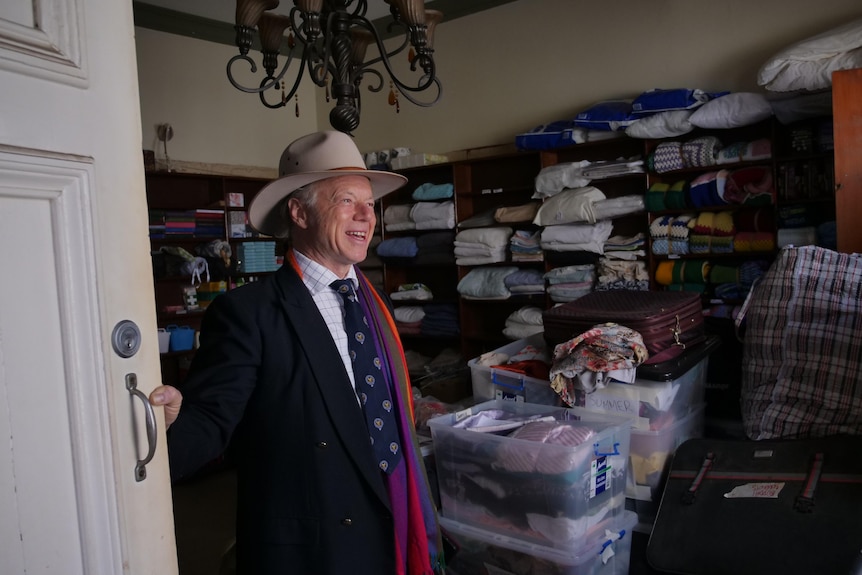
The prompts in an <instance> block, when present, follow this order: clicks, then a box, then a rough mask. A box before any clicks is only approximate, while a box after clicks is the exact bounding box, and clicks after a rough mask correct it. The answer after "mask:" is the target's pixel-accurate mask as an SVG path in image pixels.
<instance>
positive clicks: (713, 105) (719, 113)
mask: <svg viewBox="0 0 862 575" xmlns="http://www.w3.org/2000/svg"><path fill="white" fill-rule="evenodd" d="M770 116H772V106H770V105H769V102H768V101H767V99H766V96H764V95H763V94H757V93H754V92H736V93H733V94H728V95H727V96H722V97H721V98H716V99H715V100H712V101H710V102H707V103H706V104H704V105H703V106H701V107H700V108H698V109H697V110H695V111H694V112H693V113H692V115H691V118H689V121H690V122H691V124H692V125H693V126H696V127H698V128H738V127H740V126H748V125H749V124H756V123H757V122H760V121H761V120H765V119H766V118H769V117H770Z"/></svg>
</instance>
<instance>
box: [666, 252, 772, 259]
mask: <svg viewBox="0 0 862 575" xmlns="http://www.w3.org/2000/svg"><path fill="white" fill-rule="evenodd" d="M775 254H776V252H775V251H768V252H732V253H729V254H723V253H708V254H667V255H665V254H653V257H654V258H655V259H658V260H660V261H665V260H703V259H713V258H719V259H731V258H737V259H739V258H742V259H751V258H758V257H759V258H766V257H769V258H771V257H775Z"/></svg>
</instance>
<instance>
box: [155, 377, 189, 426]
mask: <svg viewBox="0 0 862 575" xmlns="http://www.w3.org/2000/svg"><path fill="white" fill-rule="evenodd" d="M150 403H151V404H153V405H155V406H159V405H164V406H165V428H166V429H167V428H168V427H170V426H171V424H172V423H173V422H174V421H176V420H177V416H178V415H179V413H180V405H182V403H183V394H181V393H180V390H178V389H177V388H176V387H174V386H172V385H160V386H159V387H157V388H155V389H154V390H153V392H152V393H151V394H150Z"/></svg>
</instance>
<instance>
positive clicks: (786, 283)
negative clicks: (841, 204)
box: [741, 246, 862, 440]
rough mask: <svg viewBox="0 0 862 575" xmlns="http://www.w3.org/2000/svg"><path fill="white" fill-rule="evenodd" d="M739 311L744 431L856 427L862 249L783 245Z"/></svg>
mask: <svg viewBox="0 0 862 575" xmlns="http://www.w3.org/2000/svg"><path fill="white" fill-rule="evenodd" d="M744 317H745V336H744V343H743V361H742V386H741V408H742V423H743V426H744V430H745V433H746V435H747V436H748V437H749V438H750V439H757V440H759V439H770V438H814V437H826V436H829V435H835V434H850V435H862V254H843V253H838V252H834V251H831V250H828V249H825V248H820V247H816V246H801V247H792V246H788V247H785V248H783V249H782V250H781V252H780V253H779V254H778V256H777V257H776V259H775V261H774V262H773V264H772V266H771V267H770V268H769V270H768V271H767V272H766V273H765V274H764V276H763V277H762V278H761V280H760V282H759V283H757V284H756V285H755V286H754V288H753V289H752V290H751V292H750V293H749V296H748V299H747V301H746V303H745V305H744Z"/></svg>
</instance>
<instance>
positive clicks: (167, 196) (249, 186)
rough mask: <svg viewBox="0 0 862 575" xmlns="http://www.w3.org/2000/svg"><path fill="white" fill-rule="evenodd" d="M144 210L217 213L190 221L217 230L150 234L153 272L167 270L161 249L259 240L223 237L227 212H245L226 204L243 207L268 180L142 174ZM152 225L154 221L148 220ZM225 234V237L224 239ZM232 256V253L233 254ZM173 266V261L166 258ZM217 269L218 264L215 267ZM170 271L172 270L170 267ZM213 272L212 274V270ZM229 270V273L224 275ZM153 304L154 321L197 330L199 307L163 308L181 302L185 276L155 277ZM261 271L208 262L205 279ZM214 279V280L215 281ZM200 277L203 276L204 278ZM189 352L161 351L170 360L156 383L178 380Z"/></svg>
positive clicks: (226, 231) (156, 213)
mask: <svg viewBox="0 0 862 575" xmlns="http://www.w3.org/2000/svg"><path fill="white" fill-rule="evenodd" d="M145 177H146V188H147V208H148V210H149V213H150V216H151V217H152V218H155V217H160V218H162V219H163V220H167V221H170V220H169V219H168V217H167V216H168V215H169V214H167V213H165V212H174V211H176V212H189V215H190V216H191V215H193V214H195V213H197V215H199V216H200V215H203V214H204V212H200V211H199V210H216V211H217V213H212V212H211V213H209V214H208V215H209V218H207V219H206V222H204V219H203V218H199V219H198V220H197V221H196V224H198V225H200V224H204V223H206V224H207V227H197V228H195V230H207V231H219V233H207V234H194V233H190V234H182V235H170V234H163V235H161V236H160V237H151V238H150V249H151V252H152V255H153V264H154V270H158V273H164V272H165V271H167V270H166V269H165V267H164V266H163V265H162V260H160V259H159V258H158V257H157V256H163V257H169V256H168V254H163V253H160V252H161V249H160V248H162V247H165V246H178V247H182V248H185V249H186V250H187V251H188V252H190V253H192V254H193V255H195V250H194V249H193V248H194V247H196V246H200V245H205V244H208V243H210V242H213V241H228V242H230V243H232V244H234V246H235V245H236V244H238V243H241V242H245V241H251V242H253V241H261V240H262V239H263V238H253V237H249V238H245V237H243V238H228V234H229V232H230V229H231V228H230V218H229V215H230V214H231V213H235V212H241V211H245V210H246V209H247V208H246V207H239V206H235V205H234V206H232V205H230V204H231V203H232V202H235V203H239V202H242V203H243V204H244V205H245V206H249V205H250V204H251V200H252V199H253V198H254V196H255V195H256V194H257V193H258V192H259V191H260V189H261V188H263V186H264V185H265V184H267V183H269V182H270V180H268V179H263V178H249V177H243V176H227V175H213V174H187V173H175V172H147V173H146V175H145ZM151 223H155V222H151ZM226 238H227V240H226ZM233 257H234V258H235V257H236V255H235V254H234V256H233ZM172 264H173V262H172ZM221 267H223V265H222V266H221ZM169 269H170V270H171V271H172V272H175V271H177V269H178V268H176V267H173V265H172V266H170V267H169ZM214 272H215V273H214ZM226 274H229V275H226ZM153 275H154V278H153V283H154V288H155V290H154V291H155V306H156V318H157V321H158V325H159V326H160V327H164V326H166V325H171V324H178V325H188V326H189V327H194V328H197V327H198V326H199V325H200V323H201V320H202V319H203V316H204V313H205V309H203V308H201V309H198V310H184V311H181V312H164V311H160V310H163V309H164V308H165V307H166V306H178V305H182V304H183V303H184V302H185V300H184V295H183V288H184V287H187V286H192V282H191V276H190V275H164V276H160V277H155V276H156V272H155V271H154V274H153ZM258 275H263V274H236V273H229V270H224V269H215V268H214V266H213V265H210V277H211V278H212V280H213V281H219V280H225V281H227V283H228V285H230V281H229V280H230V279H231V278H236V277H252V276H258ZM215 278H218V279H215ZM203 279H206V274H204V278H203ZM193 354H194V350H188V351H178V352H169V353H165V354H161V357H162V359H172V360H173V361H163V362H162V381H163V382H164V383H170V384H172V385H177V384H181V383H182V380H183V378H184V377H185V368H184V367H182V366H184V365H185V363H186V360H187V359H188V358H190V356H191V355H193Z"/></svg>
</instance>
